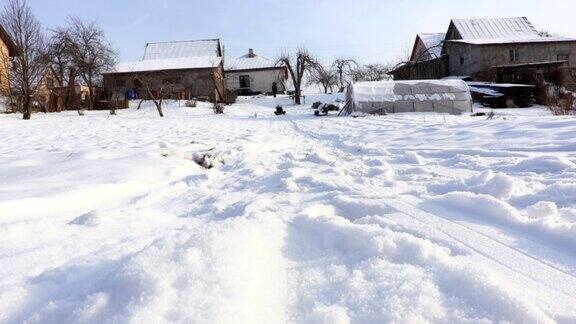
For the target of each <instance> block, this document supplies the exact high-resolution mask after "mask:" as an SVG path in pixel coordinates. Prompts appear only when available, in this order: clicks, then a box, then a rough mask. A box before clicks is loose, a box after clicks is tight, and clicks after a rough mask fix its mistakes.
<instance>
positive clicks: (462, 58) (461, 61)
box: [460, 56, 464, 65]
mask: <svg viewBox="0 0 576 324" xmlns="http://www.w3.org/2000/svg"><path fill="white" fill-rule="evenodd" d="M460 65H464V56H460Z"/></svg>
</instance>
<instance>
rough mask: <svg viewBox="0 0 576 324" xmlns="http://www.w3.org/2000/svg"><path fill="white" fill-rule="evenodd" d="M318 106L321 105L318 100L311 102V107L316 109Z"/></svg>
mask: <svg viewBox="0 0 576 324" xmlns="http://www.w3.org/2000/svg"><path fill="white" fill-rule="evenodd" d="M320 106H322V103H321V102H320V101H316V102H315V103H313V104H312V109H318V108H320Z"/></svg>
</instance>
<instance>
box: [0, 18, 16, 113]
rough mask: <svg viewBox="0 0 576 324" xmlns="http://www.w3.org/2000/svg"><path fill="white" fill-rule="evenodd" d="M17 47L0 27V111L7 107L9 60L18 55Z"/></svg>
mask: <svg viewBox="0 0 576 324" xmlns="http://www.w3.org/2000/svg"><path fill="white" fill-rule="evenodd" d="M18 52H19V50H18V47H17V46H16V44H15V43H14V41H12V39H11V38H10V35H9V34H8V33H7V32H6V30H5V29H4V28H3V27H2V26H1V25H0V110H2V111H3V110H6V109H7V107H8V97H9V96H10V58H11V57H14V56H16V55H18Z"/></svg>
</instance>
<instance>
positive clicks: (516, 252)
mask: <svg viewBox="0 0 576 324" xmlns="http://www.w3.org/2000/svg"><path fill="white" fill-rule="evenodd" d="M286 118H287V119H288V121H289V123H290V125H291V128H292V131H291V132H290V131H289V133H287V134H286V135H288V136H292V137H296V136H297V134H300V135H301V136H302V137H303V138H304V139H305V141H306V142H309V143H312V142H316V145H317V144H320V143H321V145H322V146H324V147H326V148H327V151H329V152H330V153H331V154H334V155H335V156H337V157H339V160H341V161H345V160H349V159H350V158H351V157H352V158H353V160H354V161H357V162H358V163H362V161H361V160H360V159H358V158H357V157H355V156H353V154H351V153H348V152H345V151H343V150H342V149H341V148H340V147H338V145H337V144H335V143H334V141H333V140H331V139H330V137H331V136H329V135H318V134H315V133H313V132H312V131H309V130H305V129H303V128H302V127H301V126H300V125H298V124H297V123H296V122H294V121H293V120H291V119H290V117H289V116H288V117H286ZM370 124H371V123H370ZM333 137H334V139H337V138H339V136H338V135H334V136H333ZM436 150H437V149H436ZM344 157H345V158H346V159H344ZM346 163H350V162H346ZM350 185H351V187H356V186H355V184H354V183H350ZM375 189H376V188H375ZM376 190H377V189H376ZM381 197H386V194H385V193H382V196H381ZM383 200H384V202H383V203H384V204H386V205H387V206H389V207H391V208H394V209H395V210H397V212H399V213H401V214H403V215H406V216H408V217H410V218H412V219H414V220H416V221H418V222H419V223H422V224H425V225H428V226H430V225H431V223H435V224H433V225H431V226H433V228H434V229H435V230H436V231H439V232H440V233H442V234H444V235H446V236H447V237H449V238H451V239H452V240H454V241H455V242H457V243H458V244H461V245H462V246H465V247H467V248H468V249H470V250H472V251H474V252H475V253H476V254H478V255H479V256H481V257H483V258H486V259H488V260H490V261H491V262H493V263H494V264H497V265H499V266H501V267H503V268H506V269H508V270H509V271H511V272H513V273H516V274H519V275H521V276H523V277H524V278H526V279H529V280H531V281H533V282H534V283H536V284H538V285H544V286H546V287H547V288H549V289H551V290H554V291H557V292H559V293H561V294H562V295H564V296H565V297H571V296H572V295H573V289H574V287H576V275H574V274H572V273H570V272H568V271H566V270H564V269H562V268H560V267H558V266H556V265H554V264H552V263H550V262H547V261H545V260H540V259H538V258H536V257H534V256H532V255H530V254H529V253H527V252H525V251H522V250H520V249H518V248H516V247H514V246H511V245H509V244H506V243H504V242H502V241H501V240H498V239H496V238H493V237H490V236H489V235H487V234H486V233H482V232H481V231H479V230H477V229H474V228H472V227H470V226H466V225H464V224H461V223H459V222H456V221H454V220H451V219H449V218H447V217H444V216H442V215H438V214H431V213H429V212H424V211H422V210H421V209H419V208H418V207H417V206H415V205H412V204H409V203H406V202H401V201H398V200H396V199H390V198H383ZM429 219H431V220H429ZM427 220H429V221H427ZM442 223H443V224H442ZM487 224H488V223H487ZM490 225H492V226H494V224H490ZM497 226H498V225H497ZM498 227H499V228H502V229H504V230H505V231H506V233H509V234H519V233H517V232H516V231H515V230H514V229H511V228H508V227H506V226H498ZM462 233H468V235H464V234H462ZM456 234H461V235H456ZM471 236H474V238H473V239H472V241H471V239H470V237H471ZM461 237H466V238H467V239H462V238H461ZM474 242H482V244H479V245H475V244H473V243H474ZM547 243H548V242H540V243H538V244H539V245H541V246H543V247H546V248H552V247H550V246H549V244H547ZM491 251H494V252H493V253H491ZM507 260H514V262H507ZM542 274H545V276H546V280H542V278H541V275H542Z"/></svg>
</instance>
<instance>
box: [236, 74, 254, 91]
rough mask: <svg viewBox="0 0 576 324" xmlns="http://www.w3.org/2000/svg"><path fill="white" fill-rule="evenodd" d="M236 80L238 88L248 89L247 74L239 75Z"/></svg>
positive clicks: (249, 86) (248, 78)
mask: <svg viewBox="0 0 576 324" xmlns="http://www.w3.org/2000/svg"><path fill="white" fill-rule="evenodd" d="M238 82H239V83H240V89H250V88H251V81H250V76H249V75H240V76H239V77H238Z"/></svg>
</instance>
